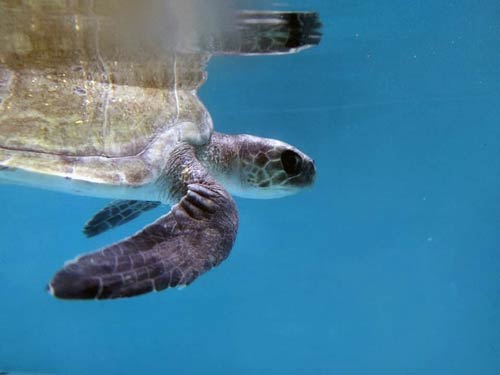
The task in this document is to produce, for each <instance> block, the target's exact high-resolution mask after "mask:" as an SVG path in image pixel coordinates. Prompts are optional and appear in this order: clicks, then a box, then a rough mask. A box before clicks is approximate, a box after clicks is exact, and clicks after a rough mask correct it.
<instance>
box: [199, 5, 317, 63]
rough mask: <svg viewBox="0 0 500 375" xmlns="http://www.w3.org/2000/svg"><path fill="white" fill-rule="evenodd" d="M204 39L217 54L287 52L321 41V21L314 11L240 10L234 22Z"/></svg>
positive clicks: (208, 46) (207, 45)
mask: <svg viewBox="0 0 500 375" xmlns="http://www.w3.org/2000/svg"><path fill="white" fill-rule="evenodd" d="M207 38H208V40H204V41H203V42H202V44H204V45H205V46H206V47H207V48H208V49H209V50H210V52H212V53H216V54H243V55H261V54H284V53H293V52H298V51H300V50H302V49H304V48H307V47H311V46H314V45H317V44H319V42H320V40H321V22H320V19H319V15H318V14H317V13H314V12H276V11H239V12H237V13H236V17H235V21H234V25H232V27H229V28H228V29H225V30H224V31H223V32H222V35H216V36H213V35H208V36H205V39H207Z"/></svg>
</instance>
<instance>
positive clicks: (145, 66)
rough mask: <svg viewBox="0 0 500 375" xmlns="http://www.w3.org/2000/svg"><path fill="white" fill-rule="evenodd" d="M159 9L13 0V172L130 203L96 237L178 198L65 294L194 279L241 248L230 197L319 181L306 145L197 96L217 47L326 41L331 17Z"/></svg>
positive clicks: (88, 265) (0, 115)
mask: <svg viewBox="0 0 500 375" xmlns="http://www.w3.org/2000/svg"><path fill="white" fill-rule="evenodd" d="M117 4H119V5H117ZM124 4H128V5H129V6H130V9H129V8H127V6H125V5H124ZM137 4H140V5H139V6H137ZM148 4H149V7H147V6H145V5H144V2H134V1H130V2H125V1H122V0H120V1H118V0H115V1H112V0H100V1H99V0H94V1H90V0H80V1H53V0H37V1H23V2H19V1H17V0H0V179H1V180H2V181H3V182H8V183H18V184H24V185H30V186H36V187H43V188H48V189H54V190H59V191H65V192H71V193H76V194H84V195H91V196H97V197H106V198H113V199H119V200H115V201H113V202H111V203H110V204H109V205H108V206H106V207H105V208H104V209H103V210H101V211H100V212H98V213H97V214H96V215H95V216H94V217H93V218H92V219H91V220H90V221H89V222H88V223H87V225H86V226H85V229H84V232H85V233H86V234H87V235H88V236H92V235H95V234H98V233H100V232H102V231H105V230H107V229H109V228H112V227H115V226H117V225H120V224H122V223H124V222H127V221H129V220H131V219H132V218H134V217H136V216H138V215H139V214H140V213H141V212H144V211H146V210H149V209H151V208H153V207H156V206H158V205H160V204H168V205H170V206H172V207H171V210H170V212H169V213H168V214H166V215H164V216H162V217H160V218H159V219H158V220H157V221H155V222H154V223H152V224H150V225H148V226H146V227H145V228H144V229H143V230H141V231H139V232H138V233H136V234H134V235H133V236H131V237H129V238H126V239H124V240H122V241H120V242H117V243H115V244H113V245H110V246H107V247H105V248H103V249H101V250H99V251H97V252H93V253H89V254H86V255H83V256H80V257H78V258H77V259H75V260H73V261H71V262H69V263H67V264H66V265H65V266H64V267H63V268H62V269H61V270H60V271H59V272H57V273H56V274H55V276H54V278H53V279H52V280H51V281H50V283H49V286H48V289H49V291H50V293H51V294H52V295H54V296H56V297H59V298H65V299H109V298H120V297H130V296H134V295H139V294H143V293H147V292H150V291H159V290H162V289H165V288H167V287H174V286H184V285H188V284H189V283H191V282H192V281H193V280H195V279H196V278H197V277H198V276H200V275H201V274H203V273H204V272H206V271H207V270H209V269H211V268H212V267H215V266H217V265H218V264H219V263H220V262H222V261H223V260H224V259H225V258H226V257H227V256H228V254H229V251H230V250H231V247H232V246H233V242H234V240H235V237H236V232H237V228H238V213H237V210H236V206H235V203H234V201H233V199H232V198H231V195H230V194H229V193H231V194H235V195H238V196H243V197H252V198H274V197H279V196H284V195H288V194H292V193H295V192H297V191H299V190H301V189H302V188H304V187H307V186H309V185H311V184H312V182H313V180H314V176H315V166H314V162H313V160H312V159H311V158H309V157H308V156H307V155H305V154H304V153H302V152H301V151H299V150H298V149H296V148H295V147H293V146H290V145H288V144H286V143H284V142H281V141H278V140H272V139H264V138H258V137H254V136H250V135H226V134H220V133H216V132H213V126H212V120H211V117H210V115H209V113H208V112H207V110H206V109H205V107H204V106H203V104H202V103H201V102H200V100H199V99H198V97H197V95H196V90H197V89H198V88H199V87H200V85H201V84H202V83H203V82H204V81H205V79H206V72H205V66H206V63H207V61H208V59H209V57H210V56H211V55H213V54H248V55H251V54H282V53H291V52H296V51H299V50H301V49H303V48H306V47H309V46H312V45H315V44H317V43H318V42H319V40H320V23H319V19H318V15H317V14H315V13H307V12H304V13H299V12H266V11H237V12H236V11H234V10H232V11H231V12H227V14H230V15H231V18H230V21H228V22H224V25H223V26H222V27H213V25H214V22H205V23H204V24H203V27H200V26H199V23H200V22H199V20H198V18H197V17H199V16H200V15H201V16H203V17H206V14H205V13H203V12H205V10H204V11H203V12H198V13H199V14H198V15H197V13H196V12H195V11H194V10H193V9H194V8H193V9H192V8H189V6H187V5H186V4H189V2H188V1H187V0H183V1H170V2H169V1H152V2H151V3H149V2H148ZM181 4H182V5H181ZM118 6H119V9H120V11H119V12H118V11H117V7H118ZM186 7H187V8H186ZM145 9H147V11H145V12H144V10H145ZM186 9H187V11H186ZM141 12H142V13H141ZM117 14H119V15H118V16H117ZM155 16H156V17H155ZM224 18H225V20H226V21H227V19H228V18H226V17H224ZM165 20H167V21H165ZM165 23H166V24H167V25H165ZM215 24H217V23H215ZM172 25H173V26H172ZM194 26H196V27H194ZM166 35H167V36H168V37H166ZM172 36H173V37H172ZM263 89H265V88H263ZM228 192H229V193H228Z"/></svg>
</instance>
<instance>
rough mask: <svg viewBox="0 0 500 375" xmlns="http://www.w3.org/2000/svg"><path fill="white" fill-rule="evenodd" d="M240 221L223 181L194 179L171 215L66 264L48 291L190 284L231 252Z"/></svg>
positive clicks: (85, 293)
mask: <svg viewBox="0 0 500 375" xmlns="http://www.w3.org/2000/svg"><path fill="white" fill-rule="evenodd" d="M237 227H238V213H237V210H236V206H235V203H234V201H233V199H232V198H231V197H230V196H229V194H228V193H227V192H226V191H225V190H224V189H223V188H222V187H221V186H220V185H217V184H213V185H204V184H200V183H198V184H196V183H195V184H190V185H188V190H187V193H186V195H185V196H184V197H183V198H182V199H181V201H180V202H179V203H178V204H177V205H175V206H174V207H173V208H172V210H171V211H170V213H168V214H167V215H165V216H162V217H161V218H160V219H158V220H157V221H156V222H154V223H153V224H151V225H149V226H147V227H146V228H144V229H143V230H142V231H140V232H138V233H137V234H135V235H134V236H132V237H130V238H128V239H125V240H123V241H121V242H118V243H116V244H114V245H111V246H108V247H106V248H104V249H102V250H100V251H97V252H95V253H90V254H87V255H83V256H81V257H79V258H77V259H76V260H75V261H73V262H70V263H68V264H66V265H65V266H64V268H63V269H62V270H60V271H59V272H57V274H56V275H55V276H54V278H53V279H52V281H51V282H50V285H49V289H50V292H51V293H52V294H53V295H54V296H55V297H58V298H63V299H109V298H121V297H132V296H135V295H139V294H143V293H148V292H151V291H160V290H163V289H165V288H169V287H175V286H180V285H188V284H190V283H191V282H192V281H193V280H194V279H196V278H197V277H198V276H200V275H201V274H203V273H204V272H206V271H208V270H209V269H211V268H212V267H215V266H217V265H218V264H219V263H220V262H222V261H223V260H224V259H225V258H226V257H227V256H228V255H229V251H230V250H231V248H232V246H233V242H234V240H235V238H236V231H237Z"/></svg>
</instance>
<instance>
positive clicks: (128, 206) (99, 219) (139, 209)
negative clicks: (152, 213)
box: [83, 200, 161, 237]
mask: <svg viewBox="0 0 500 375" xmlns="http://www.w3.org/2000/svg"><path fill="white" fill-rule="evenodd" d="M160 204H161V202H151V201H135V200H115V201H112V202H111V203H109V204H108V205H106V206H105V207H104V208H102V209H101V210H100V211H99V212H97V213H96V214H95V215H94V216H93V217H92V218H91V219H90V220H89V221H87V223H86V224H85V226H84V228H83V233H85V235H86V236H87V237H93V236H96V235H98V234H101V233H103V232H105V231H107V230H108V229H111V228H114V227H117V226H120V225H122V224H125V223H128V222H129V221H131V220H133V219H135V218H136V217H138V216H139V215H140V214H142V213H143V212H146V211H149V210H152V209H153V208H156V207H158V206H159V205H160Z"/></svg>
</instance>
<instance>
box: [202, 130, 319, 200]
mask: <svg viewBox="0 0 500 375" xmlns="http://www.w3.org/2000/svg"><path fill="white" fill-rule="evenodd" d="M210 144H211V146H210V149H211V152H210V154H211V157H209V159H210V160H211V162H210V163H208V164H210V165H211V166H209V167H208V169H210V171H211V173H212V174H213V175H214V177H215V178H217V180H219V182H221V183H222V184H223V185H224V186H225V187H226V189H228V190H229V191H230V192H231V193H232V194H234V195H237V196H240V197H245V198H258V199H266V198H279V197H283V196H287V195H291V194H295V193H297V192H299V191H301V190H302V189H304V188H306V187H309V186H311V185H312V184H313V182H314V177H315V174H316V169H315V167H314V161H313V160H312V159H311V158H310V157H309V156H307V155H306V154H304V153H303V152H301V151H299V150H298V149H297V148H295V147H293V146H291V145H289V144H287V143H284V142H281V141H278V140H274V139H267V138H260V137H254V136H251V135H246V134H242V135H224V134H219V133H214V135H213V136H212V141H211V142H210ZM205 164H207V163H205Z"/></svg>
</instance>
